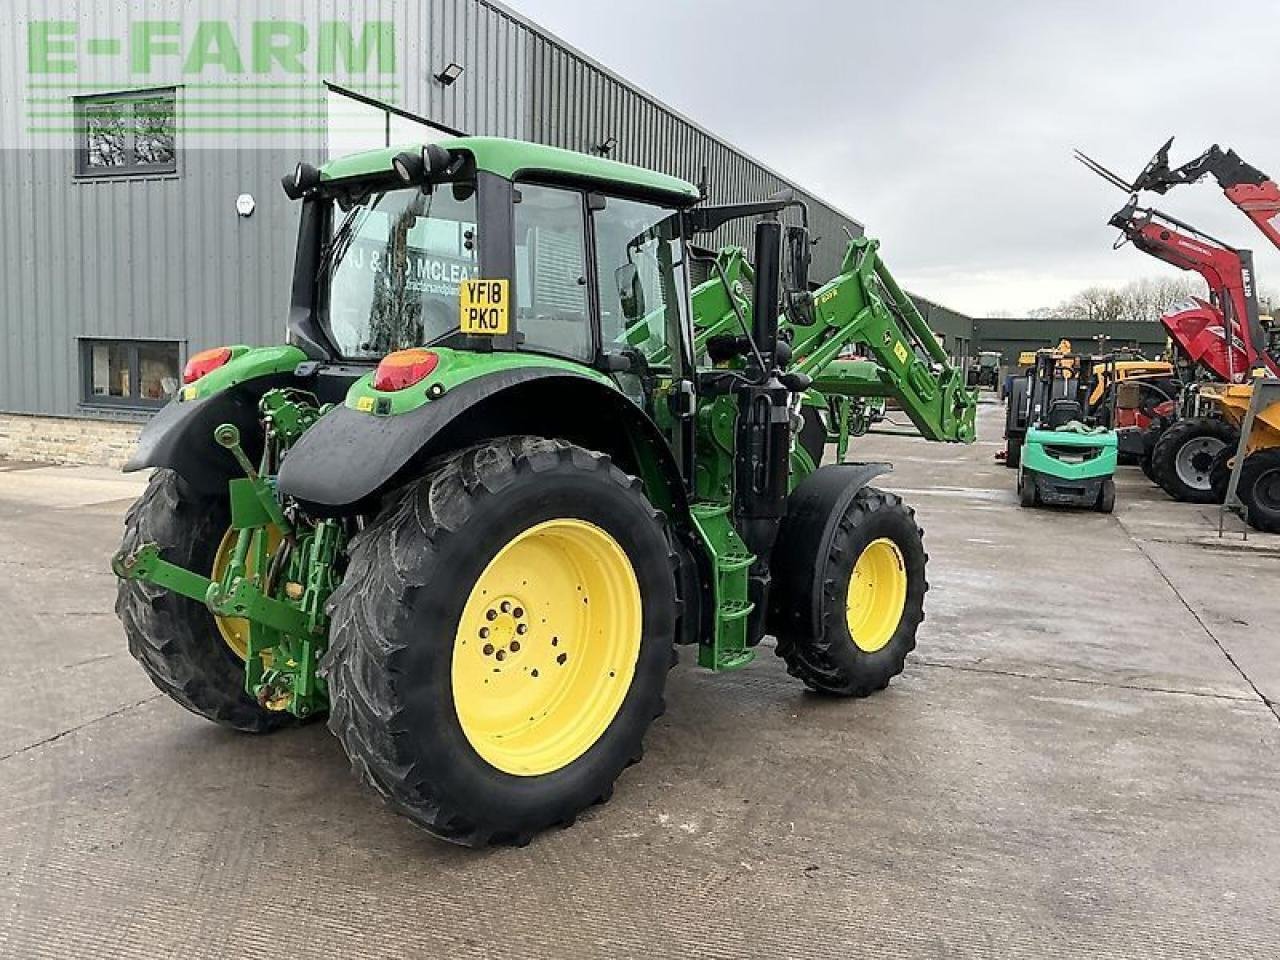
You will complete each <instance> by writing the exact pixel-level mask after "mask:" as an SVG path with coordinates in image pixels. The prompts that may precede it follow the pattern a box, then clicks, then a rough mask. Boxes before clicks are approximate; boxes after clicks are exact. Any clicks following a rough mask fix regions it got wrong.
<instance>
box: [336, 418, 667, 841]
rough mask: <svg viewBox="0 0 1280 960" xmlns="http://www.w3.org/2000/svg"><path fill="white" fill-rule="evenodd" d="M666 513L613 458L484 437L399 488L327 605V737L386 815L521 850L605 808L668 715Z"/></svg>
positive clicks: (356, 544)
mask: <svg viewBox="0 0 1280 960" xmlns="http://www.w3.org/2000/svg"><path fill="white" fill-rule="evenodd" d="M672 559H673V558H672V555H671V549H670V546H669V544H668V541H667V537H666V534H665V532H664V527H663V518H662V515H661V514H659V513H658V512H657V511H656V510H654V509H653V507H652V506H651V505H650V503H649V501H648V500H647V499H646V498H645V496H644V493H643V491H642V489H641V486H640V483H639V481H637V480H635V479H634V478H632V477H629V476H627V475H626V474H624V473H623V472H622V471H620V470H618V469H617V468H616V467H614V466H613V465H612V464H611V463H610V461H609V459H608V458H607V457H605V456H602V455H600V454H597V453H592V452H589V451H587V450H584V449H582V448H580V447H575V446H572V445H570V444H567V443H563V442H560V441H554V440H544V439H539V438H534V437H512V438H506V439H503V440H497V441H493V442H491V443H487V444H484V445H482V446H479V447H476V448H473V449H471V450H468V451H466V452H464V453H461V454H459V455H457V456H454V457H453V458H451V459H449V460H447V461H446V462H444V463H443V464H442V465H441V466H439V467H438V468H437V469H435V470H434V472H432V473H431V474H430V475H429V476H427V477H425V478H423V479H422V480H419V481H417V482H414V483H411V484H409V485H408V486H407V487H405V488H404V489H402V490H401V491H400V492H399V493H398V494H397V495H396V496H395V497H394V498H393V499H391V500H390V502H389V503H388V504H387V506H386V507H385V509H384V510H383V511H382V513H381V514H379V515H378V517H377V518H376V519H374V520H373V521H372V522H371V523H370V524H369V525H368V526H367V527H366V528H365V529H364V530H363V531H362V532H361V533H360V534H359V535H358V536H357V537H356V538H355V539H354V540H353V541H352V548H351V555H350V565H349V567H348V569H347V574H346V577H345V579H344V580H343V582H342V585H341V586H340V587H339V589H338V590H337V591H336V592H335V593H334V596H333V598H332V600H331V603H330V612H331V615H332V624H333V626H332V631H331V639H330V646H329V650H328V653H327V654H326V655H325V657H324V660H323V663H322V671H323V672H324V673H325V674H326V675H327V676H328V680H329V695H330V710H329V728H330V730H332V731H333V733H334V734H336V735H337V737H338V739H339V740H340V741H341V742H342V745H343V747H345V749H346V751H347V754H348V756H349V757H350V758H351V762H352V766H353V767H354V769H355V770H356V772H357V773H358V774H359V775H360V777H361V778H362V779H363V780H365V782H367V783H368V784H369V785H370V786H372V787H373V788H374V789H375V790H377V791H378V792H379V793H380V794H382V796H383V797H384V798H385V799H386V800H387V801H388V802H389V803H390V804H391V806H392V807H394V808H395V809H396V810H398V811H399V812H400V813H402V814H404V815H405V816H407V817H408V818H410V819H411V820H413V821H414V822H415V823H417V824H418V825H419V826H421V827H423V828H424V829H426V830H427V831H428V832H430V833H432V834H434V835H435V836H437V837H440V838H441V839H444V840H448V841H450V842H453V843H457V844H462V845H465V846H484V845H487V844H497V843H509V844H522V843H526V842H528V840H529V839H530V838H531V837H532V836H533V834H535V833H536V832H538V831H540V830H542V829H544V828H546V827H549V826H551V825H553V824H567V823H571V822H572V821H573V819H574V818H575V817H576V816H577V815H578V813H579V812H581V811H582V810H583V809H585V808H586V807H588V806H590V805H591V804H593V803H598V802H603V801H604V800H606V799H608V797H609V796H610V794H611V793H612V791H613V784H614V781H615V780H616V779H617V777H618V775H619V774H620V773H621V772H622V770H623V769H624V768H625V767H626V766H627V765H628V764H630V763H633V762H634V761H636V760H638V759H639V758H640V755H641V752H642V740H643V738H644V735H645V732H646V731H647V730H648V728H649V725H650V724H651V723H652V722H653V720H654V718H655V717H657V716H659V715H660V714H661V713H662V711H663V707H664V704H663V698H662V694H663V688H664V685H665V683H666V675H667V671H668V670H669V669H670V668H671V666H672V664H673V663H674V662H675V653H674V647H673V638H674V635H675V626H676V623H675V621H676V610H677V608H678V600H677V595H676V587H675V580H674V576H673V562H672Z"/></svg>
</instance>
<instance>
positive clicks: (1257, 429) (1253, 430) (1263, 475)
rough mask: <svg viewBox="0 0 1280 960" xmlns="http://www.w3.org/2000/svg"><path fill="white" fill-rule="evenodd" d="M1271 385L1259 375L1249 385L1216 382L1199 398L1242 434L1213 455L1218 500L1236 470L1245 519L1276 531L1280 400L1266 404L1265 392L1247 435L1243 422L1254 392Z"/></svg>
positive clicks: (1212, 474) (1279, 519)
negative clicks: (1234, 442) (1237, 440)
mask: <svg viewBox="0 0 1280 960" xmlns="http://www.w3.org/2000/svg"><path fill="white" fill-rule="evenodd" d="M1275 383H1276V381H1274V380H1270V381H1265V380H1263V379H1262V378H1261V376H1259V378H1258V379H1256V380H1255V381H1254V382H1253V383H1233V384H1225V383H1215V384H1209V385H1205V386H1202V387H1201V388H1200V397H1201V399H1206V400H1209V401H1210V402H1212V403H1213V405H1214V406H1215V407H1216V408H1217V410H1218V412H1219V414H1220V415H1221V417H1222V419H1223V420H1225V421H1227V423H1230V424H1231V425H1232V426H1233V427H1235V428H1236V430H1237V431H1239V432H1241V433H1242V434H1244V435H1243V436H1241V438H1240V442H1239V443H1238V444H1234V445H1228V446H1227V447H1226V448H1224V449H1223V450H1220V451H1219V452H1218V454H1217V455H1216V456H1215V458H1214V462H1213V466H1212V468H1211V470H1210V478H1211V481H1212V483H1213V486H1214V494H1215V496H1216V499H1217V500H1218V502H1219V503H1221V502H1222V501H1223V500H1224V499H1225V498H1226V493H1227V488H1228V485H1229V484H1230V481H1231V473H1232V471H1233V470H1234V471H1237V472H1238V475H1239V479H1238V481H1237V486H1236V495H1237V497H1238V498H1239V500H1240V504H1241V505H1242V506H1243V507H1244V518H1245V520H1246V521H1247V522H1248V523H1249V525H1250V526H1251V527H1253V528H1254V529H1257V530H1264V531H1267V532H1269V533H1280V401H1271V402H1268V400H1269V397H1268V396H1267V395H1265V394H1264V395H1263V397H1262V398H1260V408H1259V409H1257V410H1256V411H1255V412H1254V415H1253V422H1252V423H1251V424H1249V427H1248V432H1247V434H1245V424H1246V423H1247V422H1248V415H1249V408H1250V406H1251V405H1252V402H1253V394H1254V391H1255V390H1256V389H1267V390H1271V391H1274V389H1275ZM1259 384H1266V386H1264V387H1260V386H1258V385H1259ZM1273 395H1274V394H1273ZM1237 461H1239V463H1237Z"/></svg>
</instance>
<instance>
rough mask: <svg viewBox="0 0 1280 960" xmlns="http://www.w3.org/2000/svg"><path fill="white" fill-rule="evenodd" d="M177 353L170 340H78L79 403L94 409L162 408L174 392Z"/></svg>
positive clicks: (178, 350)
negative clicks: (94, 407)
mask: <svg viewBox="0 0 1280 960" xmlns="http://www.w3.org/2000/svg"><path fill="white" fill-rule="evenodd" d="M180 353H181V350H180V348H179V345H178V344H177V343H176V342H175V341H171V340H169V341H166V340H81V341H80V379H81V397H80V400H81V402H82V403H83V404H85V405H86V406H97V407H136V408H140V409H148V408H153V407H159V406H162V405H164V403H165V402H166V401H168V399H169V398H170V397H172V396H173V394H174V393H175V392H177V389H178V386H179V383H180V380H179V371H180V359H179V358H180Z"/></svg>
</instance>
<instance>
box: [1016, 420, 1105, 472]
mask: <svg viewBox="0 0 1280 960" xmlns="http://www.w3.org/2000/svg"><path fill="white" fill-rule="evenodd" d="M1049 448H1054V449H1053V450H1050V449H1049ZM1095 451H1096V453H1094V452H1095ZM1091 453H1093V454H1094V455H1092V456H1089V457H1088V458H1087V459H1085V456H1086V454H1091ZM1117 458H1118V447H1117V440H1116V433H1115V431H1114V430H1101V431H1097V432H1091V433H1090V432H1079V431H1076V430H1072V429H1069V428H1060V429H1058V430H1040V429H1036V428H1032V429H1030V430H1028V431H1027V435H1026V437H1025V438H1024V439H1023V441H1022V460H1021V465H1020V467H1021V469H1023V470H1030V471H1034V472H1036V473H1042V474H1044V475H1046V476H1049V477H1057V478H1058V479H1061V480H1092V479H1096V478H1098V477H1109V476H1111V475H1112V474H1114V473H1115V472H1116V464H1117Z"/></svg>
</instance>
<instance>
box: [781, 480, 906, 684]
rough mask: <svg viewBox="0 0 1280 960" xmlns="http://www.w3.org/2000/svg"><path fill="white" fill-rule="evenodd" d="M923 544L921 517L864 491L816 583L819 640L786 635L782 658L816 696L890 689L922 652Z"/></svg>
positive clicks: (887, 495)
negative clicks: (914, 652) (909, 660)
mask: <svg viewBox="0 0 1280 960" xmlns="http://www.w3.org/2000/svg"><path fill="white" fill-rule="evenodd" d="M923 537H924V531H923V530H921V529H920V528H919V527H918V526H917V525H916V520H915V512H914V511H913V510H912V509H911V508H910V507H908V506H906V505H905V504H904V503H903V502H902V500H901V499H899V498H898V497H897V496H895V495H894V494H892V493H886V492H884V491H882V490H878V489H876V488H875V487H864V488H863V489H862V490H860V491H858V493H857V494H856V495H855V496H854V497H853V499H852V500H851V501H850V503H849V506H848V507H847V508H846V509H845V512H844V515H843V516H842V517H841V518H840V520H839V525H838V528H837V530H836V535H835V537H834V538H833V540H832V542H831V547H830V550H829V551H828V554H827V557H826V562H825V567H824V572H823V574H822V576H820V577H817V578H816V579H815V581H814V584H815V589H817V590H820V591H821V596H820V597H819V599H818V603H819V609H820V616H819V632H818V634H817V635H816V636H809V635H807V634H804V633H795V632H791V631H788V630H786V629H785V628H781V629H779V633H778V647H777V653H778V656H780V657H782V659H783V660H784V661H786V664H787V672H788V673H790V674H791V675H792V676H793V677H797V678H798V679H800V680H802V681H803V682H804V684H805V685H806V686H807V687H809V689H811V690H814V691H817V692H820V693H827V694H833V695H836V696H841V697H865V696H868V695H870V694H872V693H875V692H876V691H877V690H883V689H884V688H885V687H886V686H888V685H889V681H890V680H891V679H893V678H894V677H896V676H897V675H898V674H899V673H901V672H902V669H903V667H904V665H905V664H906V659H907V654H908V653H910V652H911V651H912V650H914V649H915V646H916V631H917V629H919V627H920V623H921V621H923V620H924V595H925V593H926V591H928V589H929V584H928V581H927V580H926V579H925V565H926V563H927V562H928V559H929V558H928V555H927V554H926V553H925V551H924V539H923ZM793 602H804V603H808V602H811V600H810V598H808V597H805V598H793ZM783 622H784V623H790V622H792V621H791V620H790V619H784V620H783Z"/></svg>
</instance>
